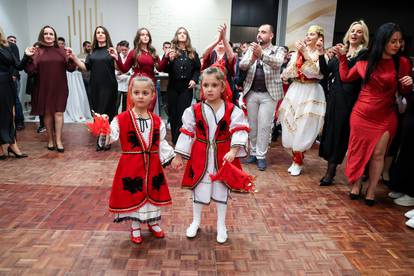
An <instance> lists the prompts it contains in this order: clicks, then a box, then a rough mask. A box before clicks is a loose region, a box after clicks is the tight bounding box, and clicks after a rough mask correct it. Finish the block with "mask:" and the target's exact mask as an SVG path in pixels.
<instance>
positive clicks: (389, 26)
mask: <svg viewBox="0 0 414 276" xmlns="http://www.w3.org/2000/svg"><path fill="white" fill-rule="evenodd" d="M396 32H400V33H401V34H402V31H401V28H400V26H398V25H397V24H395V23H391V22H390V23H385V24H383V25H381V26H380V27H379V28H378V30H377V31H376V32H375V35H374V39H373V41H372V44H371V45H370V47H369V48H368V57H367V60H368V65H367V71H366V73H365V78H364V83H367V82H368V81H369V79H370V78H371V74H372V72H373V71H374V70H375V67H376V66H377V64H378V62H379V61H380V60H381V59H382V55H383V53H384V51H385V46H386V45H387V43H388V42H389V40H390V39H391V36H392V35H393V34H394V33H396ZM392 58H393V59H394V63H396V64H398V63H399V61H400V56H399V53H397V54H396V55H394V56H393V57H392Z"/></svg>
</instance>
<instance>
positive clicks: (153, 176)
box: [109, 77, 179, 243]
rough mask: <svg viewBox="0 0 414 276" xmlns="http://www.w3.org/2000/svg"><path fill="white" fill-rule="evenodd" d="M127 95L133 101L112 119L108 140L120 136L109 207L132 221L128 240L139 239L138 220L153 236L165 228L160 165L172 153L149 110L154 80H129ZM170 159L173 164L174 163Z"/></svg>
mask: <svg viewBox="0 0 414 276" xmlns="http://www.w3.org/2000/svg"><path fill="white" fill-rule="evenodd" d="M129 93H130V95H129V97H130V98H131V101H132V102H133V103H134V107H133V108H132V109H130V110H127V111H125V112H122V113H121V114H119V115H118V116H117V117H115V118H114V120H113V121H112V122H111V126H110V129H111V134H110V137H111V142H114V141H116V140H118V139H119V140H120V143H121V148H122V155H121V159H120V160H119V163H118V168H117V170H116V173H115V177H114V181H113V185H112V191H111V196H110V199H109V210H110V211H111V212H113V213H115V222H122V221H124V220H129V221H132V225H131V241H132V242H134V243H141V242H142V238H141V228H140V224H141V223H146V224H148V229H149V230H150V232H151V233H152V234H153V235H154V236H155V237H156V238H163V237H164V232H163V230H162V229H161V228H160V226H159V224H158V222H159V221H160V220H161V209H160V206H163V205H167V204H171V196H170V193H169V189H168V186H167V182H166V178H165V175H164V172H163V169H162V166H163V165H166V164H168V163H169V162H170V161H171V160H172V159H173V158H174V156H175V154H174V150H173V148H172V147H170V145H168V143H167V141H166V140H165V135H166V127H165V124H164V123H163V121H162V120H161V118H160V117H158V116H157V115H155V114H153V113H151V112H149V111H148V108H149V106H150V104H151V102H152V100H153V98H154V97H155V89H154V83H153V81H152V80H151V79H150V78H148V77H135V78H133V79H132V80H131V83H130V87H129ZM176 164H179V163H177V162H176V161H173V163H172V165H173V167H176Z"/></svg>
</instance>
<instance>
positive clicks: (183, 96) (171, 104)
mask: <svg viewBox="0 0 414 276" xmlns="http://www.w3.org/2000/svg"><path fill="white" fill-rule="evenodd" d="M192 99H193V89H188V88H187V89H183V90H178V89H175V88H174V87H169V88H168V90H167V104H168V107H167V110H168V118H169V122H170V125H171V135H172V143H173V144H174V145H175V144H176V143H177V140H178V136H179V135H180V128H181V126H182V125H183V122H182V117H183V113H184V111H185V109H186V108H187V107H189V106H190V105H191V101H192Z"/></svg>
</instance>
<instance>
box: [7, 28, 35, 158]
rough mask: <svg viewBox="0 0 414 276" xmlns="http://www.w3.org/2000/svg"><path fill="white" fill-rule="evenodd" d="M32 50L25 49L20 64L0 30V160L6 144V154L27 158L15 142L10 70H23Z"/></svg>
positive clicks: (14, 92) (13, 88) (14, 90)
mask: <svg viewBox="0 0 414 276" xmlns="http://www.w3.org/2000/svg"><path fill="white" fill-rule="evenodd" d="M34 51H35V50H34V48H27V49H26V51H25V55H24V56H23V59H22V60H21V62H19V61H18V60H17V58H16V57H15V56H14V55H13V53H12V50H11V49H10V46H9V43H8V42H7V39H6V37H5V36H4V32H3V30H2V29H1V28H0V160H4V159H6V157H7V156H6V154H5V153H4V150H3V145H5V144H8V145H9V146H8V148H7V153H8V155H10V154H12V155H14V157H16V158H23V157H27V154H24V153H22V152H21V151H20V149H19V147H18V146H17V142H16V128H15V125H14V109H15V104H16V87H15V84H14V82H13V79H12V74H11V73H12V72H13V70H12V69H16V70H23V68H24V66H25V65H26V63H27V61H28V56H32V55H33V53H34Z"/></svg>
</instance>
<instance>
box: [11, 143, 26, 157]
mask: <svg viewBox="0 0 414 276" xmlns="http://www.w3.org/2000/svg"><path fill="white" fill-rule="evenodd" d="M7 153H8V155H9V156H10V154H12V155H14V157H16V158H25V157H28V155H27V154H26V153H20V154H17V153H16V152H15V151H14V150H13V149H12V148H11V147H10V146H9V147H8V148H7Z"/></svg>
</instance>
